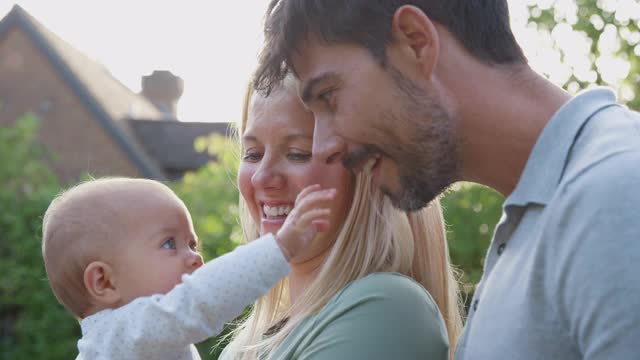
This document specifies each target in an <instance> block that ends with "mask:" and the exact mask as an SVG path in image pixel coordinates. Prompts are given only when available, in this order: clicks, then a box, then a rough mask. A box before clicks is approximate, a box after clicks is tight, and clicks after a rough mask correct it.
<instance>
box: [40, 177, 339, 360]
mask: <svg viewBox="0 0 640 360" xmlns="http://www.w3.org/2000/svg"><path fill="white" fill-rule="evenodd" d="M334 195H335V191H334V190H333V189H328V190H320V187H319V186H317V185H314V186H310V187H308V188H306V189H304V190H303V191H302V192H301V193H300V194H299V195H298V199H297V200H296V206H295V208H294V209H293V210H292V211H291V213H290V214H289V215H288V216H287V219H286V221H285V223H284V225H283V226H282V228H281V229H280V230H279V231H278V233H277V234H276V235H275V236H273V235H272V234H268V235H265V236H263V237H261V238H259V239H257V240H255V241H253V242H251V243H249V244H247V245H244V246H240V247H238V248H237V249H236V250H234V251H233V252H231V253H228V254H226V255H224V256H221V257H219V258H217V259H215V260H213V261H210V262H208V263H207V264H204V265H203V261H202V257H201V256H200V254H199V252H198V238H197V236H196V234H195V233H194V229H193V224H192V222H191V216H190V215H189V212H188V211H187V208H186V207H185V205H184V203H183V202H182V201H181V200H180V199H179V198H178V197H177V196H176V195H175V194H174V193H173V191H171V190H170V189H169V188H168V187H167V186H165V185H163V184H161V183H159V182H157V181H152V180H143V179H127V178H108V179H100V180H93V181H89V182H86V183H83V184H81V185H78V186H76V187H73V188H71V189H70V190H67V191H66V192H64V193H63V194H61V195H60V196H58V197H57V198H56V199H55V200H53V201H52V202H51V204H50V205H49V208H48V209H47V211H46V213H45V215H44V221H43V229H42V231H43V239H42V253H43V257H44V263H45V268H46V271H47V275H48V278H49V281H50V284H51V288H52V289H53V292H54V294H55V296H56V298H57V299H58V301H60V303H61V304H62V305H63V306H64V307H65V308H66V309H67V310H68V311H69V312H70V313H71V314H73V315H74V316H75V317H76V318H78V319H79V320H80V326H81V329H82V338H81V339H80V340H79V341H78V350H79V352H80V353H79V355H78V357H77V359H84V360H88V359H91V360H96V359H109V360H113V359H118V360H124V359H172V360H173V359H200V356H199V355H198V353H197V350H196V349H195V346H193V343H197V342H200V341H203V340H205V339H206V338H208V337H212V336H214V335H216V334H218V333H219V332H220V331H221V330H222V328H223V326H224V324H225V323H226V322H228V321H230V320H232V319H234V318H235V317H236V316H238V315H239V314H240V313H241V312H242V310H243V309H244V308H245V306H247V305H248V304H250V303H253V302H254V301H255V300H256V299H257V298H259V297H260V296H262V295H264V294H265V293H266V292H267V290H268V289H269V288H270V287H272V286H273V285H274V284H275V283H276V282H278V281H279V280H281V279H282V278H283V277H284V276H286V275H287V273H288V272H289V266H288V260H289V259H291V258H295V256H296V254H300V253H301V252H302V251H303V250H304V249H305V248H306V247H307V246H308V245H310V243H311V241H312V239H313V238H314V237H315V235H316V234H317V232H318V231H324V230H325V229H326V228H327V226H328V223H327V218H328V214H329V210H328V202H329V201H330V200H331V199H332V198H333V197H334Z"/></svg>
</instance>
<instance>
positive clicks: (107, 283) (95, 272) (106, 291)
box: [84, 261, 121, 306]
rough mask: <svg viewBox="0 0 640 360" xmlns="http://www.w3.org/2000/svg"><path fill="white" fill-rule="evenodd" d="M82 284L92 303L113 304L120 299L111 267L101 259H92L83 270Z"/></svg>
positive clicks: (99, 304)
mask: <svg viewBox="0 0 640 360" xmlns="http://www.w3.org/2000/svg"><path fill="white" fill-rule="evenodd" d="M84 286H85V288H86V289H87V292H88V293H89V299H90V302H91V303H92V304H95V305H98V306H113V305H115V304H117V303H118V302H119V301H120V300H121V296H120V293H119V292H118V289H117V288H116V282H115V277H114V273H113V269H112V268H111V265H109V264H107V263H104V262H102V261H94V262H92V263H90V264H89V265H88V266H87V268H86V269H85V270H84Z"/></svg>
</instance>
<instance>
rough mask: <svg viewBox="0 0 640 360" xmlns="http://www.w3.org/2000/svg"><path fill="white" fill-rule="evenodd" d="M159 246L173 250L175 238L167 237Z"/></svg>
mask: <svg viewBox="0 0 640 360" xmlns="http://www.w3.org/2000/svg"><path fill="white" fill-rule="evenodd" d="M161 247H162V248H163V249H169V250H175V249H176V240H175V239H174V238H168V239H167V240H166V241H165V242H163V243H162V246H161Z"/></svg>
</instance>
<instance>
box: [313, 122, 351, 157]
mask: <svg viewBox="0 0 640 360" xmlns="http://www.w3.org/2000/svg"><path fill="white" fill-rule="evenodd" d="M311 151H312V154H313V157H314V159H316V160H318V161H323V162H325V163H327V164H332V163H335V162H336V161H341V159H342V156H343V155H344V152H345V151H346V144H345V142H344V141H343V140H342V138H340V136H338V135H337V134H336V133H335V131H334V129H333V128H332V127H331V126H330V125H328V124H327V123H326V122H322V121H316V123H315V127H314V129H313V147H312V150H311Z"/></svg>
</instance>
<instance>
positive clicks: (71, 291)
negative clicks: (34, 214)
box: [42, 178, 173, 319]
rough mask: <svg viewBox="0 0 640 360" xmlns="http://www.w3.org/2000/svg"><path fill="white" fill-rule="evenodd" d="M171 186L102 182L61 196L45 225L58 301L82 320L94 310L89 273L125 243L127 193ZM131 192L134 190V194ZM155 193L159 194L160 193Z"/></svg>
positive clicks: (45, 248)
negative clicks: (87, 283)
mask: <svg viewBox="0 0 640 360" xmlns="http://www.w3.org/2000/svg"><path fill="white" fill-rule="evenodd" d="M131 187H133V188H136V187H145V188H147V187H153V188H157V189H158V190H159V191H167V192H171V193H172V194H173V192H172V191H171V189H169V188H168V187H167V186H166V185H164V184H162V183H160V182H157V181H153V180H146V179H130V178H101V179H97V180H90V181H87V182H83V183H81V184H79V185H76V186H74V187H72V188H70V189H68V190H66V191H64V192H62V193H61V194H59V195H58V196H57V197H56V198H55V199H54V200H53V201H51V203H50V204H49V207H48V208H47V211H46V212H45V214H44V219H43V225H42V256H43V258H44V265H45V269H46V271H47V277H48V278H49V284H50V285H51V289H52V290H53V293H54V294H55V296H56V298H57V299H58V301H59V302H60V303H61V304H62V305H63V306H64V307H65V308H66V309H67V311H69V312H70V313H71V314H72V315H73V316H75V317H76V318H78V319H82V318H84V317H85V316H87V311H89V310H90V308H91V305H92V304H91V301H90V297H89V293H88V291H87V289H86V287H85V285H84V271H85V269H86V268H87V266H88V265H89V264H90V263H91V262H93V261H107V262H108V261H109V259H113V256H116V254H117V253H118V251H120V249H119V248H120V246H122V241H119V240H121V239H123V238H124V237H125V234H124V232H125V229H126V224H127V223H130V221H131V219H127V216H126V215H125V214H122V213H121V210H122V209H123V208H124V206H126V205H125V203H126V202H127V197H126V195H125V196H123V195H124V193H123V191H122V190H123V189H125V188H131ZM130 190H131V189H130ZM154 190H155V189H154Z"/></svg>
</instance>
